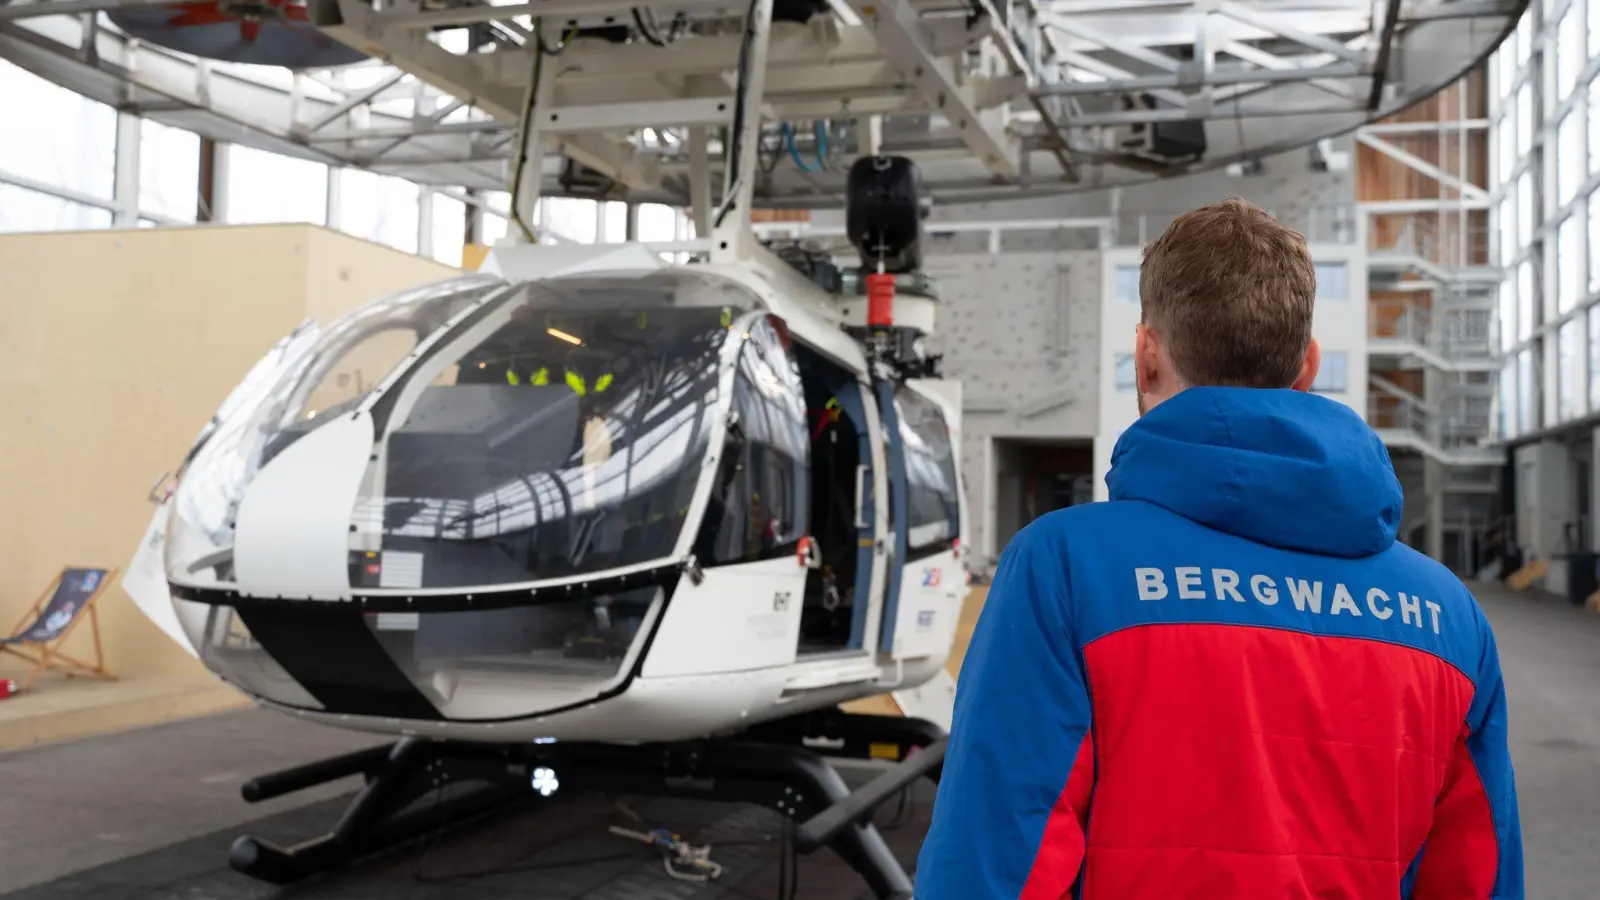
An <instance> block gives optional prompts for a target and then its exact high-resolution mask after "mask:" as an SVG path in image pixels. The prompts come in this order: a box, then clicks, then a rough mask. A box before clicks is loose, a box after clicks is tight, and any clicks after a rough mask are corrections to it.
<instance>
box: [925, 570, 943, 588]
mask: <svg viewBox="0 0 1600 900" xmlns="http://www.w3.org/2000/svg"><path fill="white" fill-rule="evenodd" d="M943 583H944V570H943V569H940V568H931V569H923V570H922V586H923V587H938V586H939V585H941V584H943Z"/></svg>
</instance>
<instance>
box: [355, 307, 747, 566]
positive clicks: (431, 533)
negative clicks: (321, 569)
mask: <svg viewBox="0 0 1600 900" xmlns="http://www.w3.org/2000/svg"><path fill="white" fill-rule="evenodd" d="M541 294H542V292H539V291H532V292H529V295H528V296H526V297H523V298H519V299H517V300H515V301H512V302H511V303H510V304H509V305H508V308H506V309H504V310H502V311H501V312H500V314H498V315H496V316H493V317H490V318H489V319H487V320H485V321H484V322H482V323H475V324H474V325H472V326H471V327H468V328H466V329H464V330H463V332H462V334H461V335H460V336H459V337H458V338H456V339H455V340H452V341H449V342H446V343H445V344H442V345H441V346H440V349H439V352H438V353H437V354H435V355H434V356H433V357H432V358H430V359H428V360H425V361H424V362H422V363H421V364H420V366H419V371H418V373H417V374H418V378H423V377H426V378H427V384H426V386H425V387H421V388H420V389H416V388H413V387H408V388H406V389H404V390H403V391H402V392H401V394H400V399H399V400H398V401H397V404H398V405H397V408H396V415H395V417H394V418H392V419H391V420H390V421H389V422H388V423H387V429H386V431H385V433H384V435H383V437H382V438H381V439H380V440H379V442H378V446H377V448H376V450H375V454H374V455H375V459H374V461H373V463H372V466H371V469H370V471H369V473H368V479H367V484H368V485H369V486H370V487H371V490H370V491H368V492H366V493H365V494H364V496H363V497H362V499H361V500H359V501H358V503H357V508H356V511H355V532H356V534H357V544H356V546H355V547H353V548H352V553H353V558H352V564H353V565H352V572H353V573H355V580H354V582H353V584H354V586H355V587H357V588H365V589H372V588H397V589H433V588H450V587H465V586H469V585H480V586H486V585H497V584H510V583H518V582H528V581H534V580H538V579H546V578H561V577H567V576H572V575H577V574H582V573H587V572H596V571H602V570H607V569H616V568H622V567H626V566H632V565H636V564H639V563H646V562H650V561H653V560H660V559H662V558H664V557H667V556H669V555H670V554H671V553H672V552H673V548H674V545H675V544H676V543H677V540H678V536H679V534H680V533H681V532H682V530H683V527H684V522H685V519H686V517H687V514H688V508H689V502H690V499H691V497H692V496H693V494H694V490H695V485H696V483H697V482H698V480H699V477H700V474H701V470H702V469H703V464H702V462H703V460H704V458H705V455H706V449H707V446H708V441H709V435H710V431H711V423H712V420H713V415H714V413H715V410H716V406H717V396H718V395H717V379H718V370H719V369H718V355H719V353H720V352H721V350H722V346H723V339H724V337H725V336H726V335H727V324H728V321H729V319H730V318H731V316H732V310H731V309H727V310H725V309H722V308H717V307H670V306H656V305H631V304H629V305H617V304H612V305H609V306H599V307H595V306H589V307H574V306H569V305H566V304H562V305H560V306H557V307H549V306H544V305H541V304H539V303H538V302H537V301H538V300H540V299H546V298H544V297H542V296H541Z"/></svg>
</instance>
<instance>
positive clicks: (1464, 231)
mask: <svg viewBox="0 0 1600 900" xmlns="http://www.w3.org/2000/svg"><path fill="white" fill-rule="evenodd" d="M1427 215H1428V214H1426V213H1421V214H1406V215H1401V214H1391V215H1382V214H1380V215H1377V216H1374V217H1373V221H1372V222H1371V223H1370V224H1369V225H1368V227H1367V252H1369V253H1395V254H1402V255H1405V256H1414V257H1416V258H1418V259H1421V260H1424V261H1427V262H1430V263H1433V264H1434V265H1437V266H1440V267H1442V268H1445V269H1464V268H1482V267H1492V266H1493V265H1494V261H1495V248H1496V245H1497V244H1498V234H1497V233H1496V232H1495V230H1494V229H1492V228H1491V227H1489V221H1488V217H1487V216H1475V217H1470V218H1467V219H1466V220H1465V221H1462V220H1460V219H1457V218H1454V217H1453V216H1452V214H1450V213H1443V214H1441V216H1440V217H1439V218H1427V217H1426V216H1427Z"/></svg>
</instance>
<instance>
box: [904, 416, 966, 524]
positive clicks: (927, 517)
mask: <svg viewBox="0 0 1600 900" xmlns="http://www.w3.org/2000/svg"><path fill="white" fill-rule="evenodd" d="M894 403H895V409H896V410H897V411H898V412H899V419H900V442H901V444H902V445H903V446H904V447H905V456H906V506H907V512H906V518H907V521H906V532H907V535H906V537H907V540H906V543H907V546H908V547H909V548H910V549H912V550H916V549H919V548H923V547H929V546H933V545H936V544H939V543H940V542H943V541H948V540H950V539H951V538H953V537H955V536H956V534H957V533H958V529H959V527H960V520H959V515H960V513H959V509H960V505H959V503H960V501H959V496H960V487H959V485H958V484H957V483H956V463H955V454H954V452H953V449H952V447H951V445H950V429H949V426H948V425H946V424H945V419H944V412H943V411H942V410H941V409H940V407H939V404H937V403H935V402H934V401H933V400H930V399H929V398H927V397H925V396H923V395H922V394H919V393H917V392H916V391H914V390H912V389H911V388H909V387H907V386H905V385H903V384H902V385H900V386H899V387H897V388H895V392H894Z"/></svg>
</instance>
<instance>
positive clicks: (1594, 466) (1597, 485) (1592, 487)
mask: <svg viewBox="0 0 1600 900" xmlns="http://www.w3.org/2000/svg"><path fill="white" fill-rule="evenodd" d="M1589 517H1590V525H1589V535H1588V538H1589V549H1590V550H1593V551H1600V428H1596V429H1594V431H1593V433H1592V434H1591V435H1590V440H1589Z"/></svg>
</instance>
